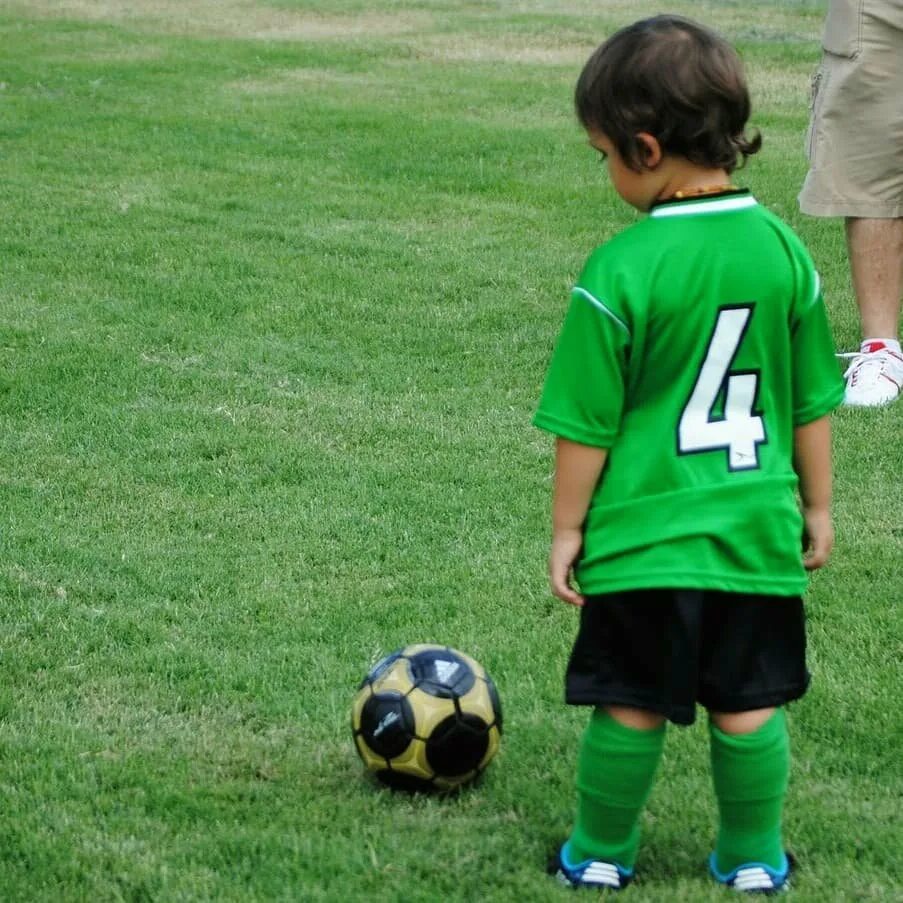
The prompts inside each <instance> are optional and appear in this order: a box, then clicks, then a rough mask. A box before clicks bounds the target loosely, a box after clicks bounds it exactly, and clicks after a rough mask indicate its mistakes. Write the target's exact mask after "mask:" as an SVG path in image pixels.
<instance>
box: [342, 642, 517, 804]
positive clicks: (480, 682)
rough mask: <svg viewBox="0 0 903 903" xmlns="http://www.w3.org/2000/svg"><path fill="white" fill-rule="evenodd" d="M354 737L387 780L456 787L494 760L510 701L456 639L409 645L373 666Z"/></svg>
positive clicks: (407, 785) (354, 720) (354, 716)
mask: <svg viewBox="0 0 903 903" xmlns="http://www.w3.org/2000/svg"><path fill="white" fill-rule="evenodd" d="M351 730H352V732H353V734H354V745H355V746H356V747H357V751H358V753H359V755H360V757H361V759H363V761H364V765H366V766H367V768H368V769H369V770H370V771H372V772H373V773H374V774H375V775H376V776H377V777H378V778H379V779H380V780H381V781H382V782H383V783H385V784H388V785H389V786H390V787H395V788H399V789H404V790H440V791H446V790H454V789H456V788H458V787H461V786H462V785H463V784H466V783H467V782H468V781H471V780H473V779H474V778H475V777H476V776H477V775H478V774H479V773H480V772H481V771H482V770H483V769H484V768H485V767H486V766H487V765H488V764H489V763H490V761H491V760H492V757H493V756H494V755H495V754H496V752H497V751H498V748H499V738H500V736H501V733H502V708H501V704H500V703H499V697H498V693H497V692H496V689H495V684H494V683H493V682H492V679H491V678H490V677H489V675H488V674H487V673H486V671H485V670H484V669H483V667H482V666H481V665H480V664H478V663H477V662H475V661H474V660H473V659H472V658H470V656H467V655H465V654H464V653H463V652H458V651H457V650H456V649H450V648H449V647H448V646H434V645H429V644H421V645H415V646H405V647H404V648H403V649H399V650H397V651H396V652H393V653H392V654H391V655H387V656H386V657H385V658H384V659H382V661H380V662H378V663H377V664H376V665H374V666H373V668H372V669H371V671H370V673H369V674H368V675H367V676H366V677H365V678H364V679H363V681H362V682H361V685H360V688H359V689H358V692H357V696H355V698H354V705H353V706H352V710H351Z"/></svg>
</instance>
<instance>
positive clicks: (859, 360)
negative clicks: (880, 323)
mask: <svg viewBox="0 0 903 903" xmlns="http://www.w3.org/2000/svg"><path fill="white" fill-rule="evenodd" d="M837 356H838V357H842V358H846V359H847V360H849V362H850V365H849V366H848V367H847V370H846V373H844V379H846V381H847V390H846V393H845V395H844V398H843V401H844V404H848V405H852V406H854V407H877V406H879V405H884V404H890V403H891V402H892V401H894V400H895V399H896V398H897V397H898V396H899V395H900V391H901V389H903V355H901V354H900V352H899V351H894V350H893V349H891V348H888V347H887V345H885V344H884V342H882V341H880V340H875V341H871V342H864V343H863V345H862V348H861V349H860V350H859V351H854V352H853V353H851V354H839V355H837Z"/></svg>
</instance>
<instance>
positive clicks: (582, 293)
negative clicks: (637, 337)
mask: <svg viewBox="0 0 903 903" xmlns="http://www.w3.org/2000/svg"><path fill="white" fill-rule="evenodd" d="M571 294H574V295H578V296H579V297H581V298H585V299H586V300H587V301H589V303H590V304H592V305H593V307H595V308H597V309H598V310H601V311H602V313H604V314H606V315H607V316H608V317H610V318H611V319H612V320H614V322H615V323H617V324H618V326H620V327H621V329H623V330H624V332H626V333H627V335H630V329H629V328H628V326H627V324H626V323H625V322H624V321H623V320H622V319H621V318H620V317H619V316H618V315H617V314H616V313H615V312H614V311H613V310H612V309H611V308H610V307H607V306H606V305H605V304H603V303H602V302H601V301H600V300H599V299H598V298H597V297H596V296H595V295H593V294H592V293H591V292H588V291H587V290H586V289H585V288H583V286H580V285H575V286H574V288H573V289H571Z"/></svg>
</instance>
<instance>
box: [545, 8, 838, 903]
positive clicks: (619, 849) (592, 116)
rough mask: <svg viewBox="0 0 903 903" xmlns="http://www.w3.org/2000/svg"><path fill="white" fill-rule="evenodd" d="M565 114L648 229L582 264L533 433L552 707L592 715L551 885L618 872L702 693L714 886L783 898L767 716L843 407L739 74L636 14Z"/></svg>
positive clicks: (825, 526) (720, 52)
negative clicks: (572, 634) (552, 629)
mask: <svg viewBox="0 0 903 903" xmlns="http://www.w3.org/2000/svg"><path fill="white" fill-rule="evenodd" d="M576 109H577V114H578V117H579V119H580V121H581V123H582V125H583V126H584V128H585V129H586V132H587V134H588V136H589V143H590V144H591V145H592V147H593V148H595V150H596V151H598V152H599V154H600V155H601V158H602V160H603V161H605V162H606V163H607V167H608V172H609V175H610V177H611V180H612V183H613V184H614V187H615V189H616V191H617V192H618V194H619V195H620V196H621V197H622V198H623V199H624V200H625V201H627V203H629V204H631V205H632V206H634V207H636V208H637V209H638V210H640V211H642V212H644V213H648V217H647V218H645V219H644V220H642V221H641V222H638V223H637V224H635V225H633V226H631V227H630V228H629V229H627V230H625V231H624V232H622V233H621V234H619V235H617V236H616V237H614V238H612V239H611V240H610V241H608V242H607V243H606V244H605V245H603V246H602V247H600V248H597V249H596V251H595V252H594V253H593V254H592V255H591V256H590V258H589V260H588V262H587V264H586V266H585V267H584V269H583V272H582V274H581V275H580V278H579V280H578V282H577V285H576V287H575V288H574V290H573V293H572V298H571V305H570V308H569V311H568V314H567V317H566V319H565V322H564V326H563V328H562V331H561V335H560V338H559V341H558V345H557V347H556V350H555V353H554V355H553V358H552V361H551V364H550V367H549V372H548V375H547V378H546V384H545V388H544V391H543V395H542V400H541V402H540V405H539V410H538V412H537V414H536V418H535V423H536V425H537V426H539V427H541V428H543V429H545V430H548V431H549V432H551V433H553V434H554V435H555V436H556V437H557V443H556V470H555V484H554V499H553V538H552V548H551V554H550V563H549V571H550V580H551V586H552V591H553V592H554V594H555V595H556V596H558V597H559V598H561V599H562V600H563V601H565V602H569V603H571V604H573V605H577V606H581V612H580V630H579V634H578V636H577V639H576V642H575V645H574V649H573V652H572V654H571V659H570V663H569V665H568V671H567V679H566V688H567V690H566V695H567V701H568V702H569V703H572V704H576V705H591V706H594V707H595V710H594V712H593V714H592V716H591V718H590V723H589V726H588V728H587V730H586V733H585V735H584V737H583V741H582V746H581V749H580V754H579V760H578V766H577V790H578V806H577V817H576V824H575V826H574V828H573V831H572V833H571V835H570V837H569V839H568V840H567V842H566V843H565V844H564V845H563V847H562V848H561V849H560V851H559V852H558V854H557V855H556V857H555V859H554V861H553V863H552V866H551V871H552V872H553V873H555V874H556V875H557V876H558V878H559V879H560V880H562V881H564V882H565V883H567V884H569V885H572V886H575V887H579V886H590V887H610V888H616V889H619V888H622V887H624V886H625V885H626V884H627V883H628V882H629V881H630V880H631V878H632V877H633V874H634V862H635V859H636V854H637V846H638V840H639V827H638V823H639V817H640V813H641V809H642V807H643V805H644V802H645V800H646V798H647V796H648V793H649V790H650V786H651V784H652V780H653V776H654V773H655V770H656V767H657V764H658V760H659V758H660V755H661V751H662V745H663V742H664V734H665V722H666V721H672V722H674V723H676V724H691V723H692V722H693V720H694V717H695V706H696V703H697V702H698V703H700V704H701V705H703V706H704V707H705V708H707V709H708V712H709V731H710V736H711V761H712V772H713V778H714V784H715V794H716V797H717V799H718V808H719V814H720V828H719V832H718V837H717V842H716V845H715V849H714V852H713V853H712V855H711V858H710V861H709V868H710V871H711V874H712V875H713V877H714V878H715V880H716V881H718V882H720V883H722V884H725V885H729V886H732V887H734V888H737V889H739V890H743V891H762V892H770V891H774V890H778V889H780V888H781V887H783V886H784V885H785V883H786V881H787V876H788V873H789V870H790V862H789V860H788V857H787V855H786V854H785V852H784V847H783V843H782V838H781V812H782V806H783V800H784V794H785V791H786V787H787V778H788V772H789V764H790V760H789V751H788V737H787V728H786V725H785V721H784V713H783V710H782V709H781V708H780V707H781V706H782V705H783V704H784V703H787V702H789V701H791V700H793V699H797V698H798V697H800V696H802V695H803V693H805V691H806V687H807V684H808V681H809V675H808V672H807V671H806V663H805V632H804V615H803V604H802V599H801V597H800V594H801V593H802V592H803V591H804V588H805V585H806V575H805V570H806V569H810V570H811V569H814V568H818V567H821V566H822V565H823V564H824V563H825V562H826V560H827V558H828V555H829V553H830V551H831V546H832V544H833V529H832V525H831V515H830V502H831V451H830V443H831V437H830V422H829V419H828V416H827V415H828V413H829V412H830V411H831V410H832V409H833V408H834V407H835V406H836V405H838V404H839V403H840V401H841V400H842V398H843V382H842V380H841V378H840V374H839V372H838V369H837V365H836V363H835V359H834V346H833V342H832V340H831V335H830V331H829V327H828V323H827V318H826V315H825V310H824V306H823V303H822V297H821V292H820V289H819V281H818V276H817V274H816V273H815V270H814V269H813V266H812V262H811V260H810V258H809V256H808V254H807V253H806V251H805V249H804V248H803V247H802V245H801V244H800V242H799V240H798V239H797V237H796V236H795V235H794V234H793V232H791V230H790V229H789V228H788V227H787V226H785V225H784V224H783V223H782V222H780V221H779V220H778V219H777V218H776V217H775V216H773V215H772V214H771V213H769V212H768V211H767V210H766V209H765V208H764V207H762V206H761V205H760V204H759V203H758V202H757V201H756V200H755V198H754V197H753V196H752V195H751V194H750V193H749V192H748V191H745V190H742V189H738V188H735V187H734V186H733V185H731V184H730V173H731V172H732V171H733V170H734V169H735V168H736V166H737V164H738V162H739V161H740V160H741V159H742V161H743V162H745V159H746V158H747V157H748V156H749V155H751V154H754V153H756V152H757V151H758V150H759V146H760V144H761V139H760V138H759V136H758V135H756V136H755V138H753V139H749V138H747V137H745V134H744V129H745V126H746V122H747V119H748V117H749V112H750V103H749V96H748V93H747V89H746V85H745V81H744V77H743V71H742V67H741V64H740V61H739V59H738V57H737V55H736V54H735V52H734V51H733V49H732V48H731V47H730V46H729V45H728V44H727V43H726V42H725V41H723V40H722V39H721V38H720V37H718V36H717V35H715V34H713V33H712V32H710V31H709V30H707V29H705V28H703V27H701V26H699V25H697V24H696V23H694V22H691V21H688V20H686V19H682V18H678V17H676V16H657V17H655V18H652V19H646V20H644V21H641V22H637V23H635V24H634V25H631V26H629V27H628V28H625V29H623V30H621V31H619V32H617V33H616V34H615V35H613V36H612V37H611V38H610V39H609V40H608V41H606V42H605V43H604V44H603V45H602V46H601V47H599V48H598V49H597V50H596V52H595V53H594V54H593V55H592V57H591V58H590V60H589V61H588V62H587V64H586V66H585V68H584V69H583V72H582V73H581V75H580V79H579V81H578V83H577V89H576ZM797 487H798V488H799V495H800V497H801V506H800V505H799V504H798V503H797V501H796V495H795V490H796V489H797ZM800 507H801V508H802V511H800ZM801 537H802V544H803V549H801ZM572 571H573V572H574V576H575V577H576V579H577V581H578V583H579V587H580V592H579V593H578V592H577V591H576V590H575V589H573V588H572V586H571V584H570V575H571V572H572Z"/></svg>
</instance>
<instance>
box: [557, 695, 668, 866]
mask: <svg viewBox="0 0 903 903" xmlns="http://www.w3.org/2000/svg"><path fill="white" fill-rule="evenodd" d="M664 720H665V719H664V717H662V716H661V715H656V714H654V713H651V712H647V711H643V710H640V709H630V708H623V707H619V706H611V707H608V708H607V709H601V708H600V709H596V710H595V711H594V712H593V715H592V717H591V718H590V722H589V725H588V726H587V729H586V732H585V734H584V735H583V742H582V745H581V748H580V756H579V759H578V765H577V800H578V802H577V818H576V822H575V825H574V830H573V832H572V833H571V836H570V839H569V840H568V842H567V844H566V845H565V849H564V854H565V855H566V857H567V860H568V862H569V863H571V864H577V863H580V862H582V861H585V860H588V859H594V860H602V861H605V862H612V863H617V865H619V866H621V867H622V868H623V869H626V870H628V871H629V870H632V869H633V865H634V862H635V861H636V854H637V847H638V846H639V835H640V830H639V817H640V813H641V811H642V809H643V806H644V804H645V802H646V799H647V797H648V796H649V791H650V789H651V787H652V781H653V778H654V777H655V771H656V768H657V767H658V762H659V759H660V758H661V754H662V747H663V745H664V740H665V725H664Z"/></svg>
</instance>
